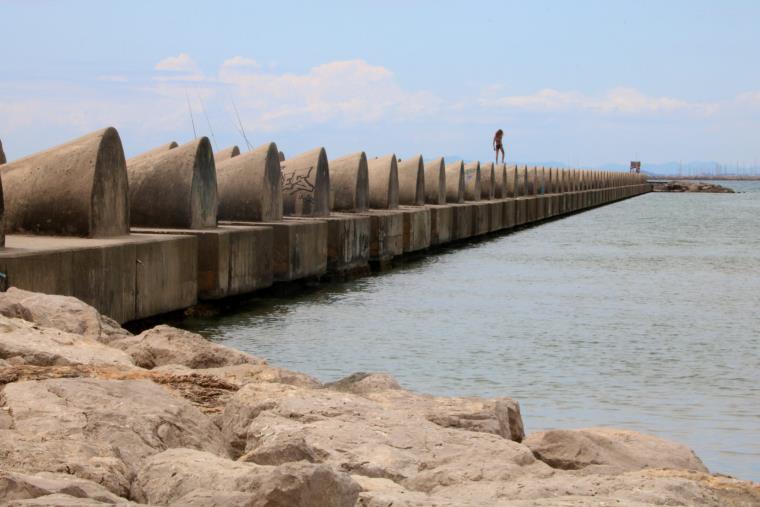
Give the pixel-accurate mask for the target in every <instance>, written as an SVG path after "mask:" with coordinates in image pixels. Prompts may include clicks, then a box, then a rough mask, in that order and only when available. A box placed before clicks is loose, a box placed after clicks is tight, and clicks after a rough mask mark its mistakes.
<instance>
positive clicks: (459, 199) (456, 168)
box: [446, 160, 464, 203]
mask: <svg viewBox="0 0 760 507" xmlns="http://www.w3.org/2000/svg"><path fill="white" fill-rule="evenodd" d="M446 202H450V203H463V202H464V162H462V161H461V160H458V161H456V162H453V163H451V164H446Z"/></svg>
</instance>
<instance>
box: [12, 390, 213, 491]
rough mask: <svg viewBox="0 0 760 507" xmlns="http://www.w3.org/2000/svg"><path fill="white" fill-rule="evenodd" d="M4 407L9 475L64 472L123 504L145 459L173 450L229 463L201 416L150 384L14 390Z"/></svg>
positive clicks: (211, 426)
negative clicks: (202, 453) (122, 498)
mask: <svg viewBox="0 0 760 507" xmlns="http://www.w3.org/2000/svg"><path fill="white" fill-rule="evenodd" d="M2 401H3V405H4V407H5V408H7V409H8V411H9V412H10V415H11V418H12V421H11V425H10V429H5V430H0V449H2V451H0V453H1V455H0V458H1V459H2V463H3V466H4V468H5V469H6V470H12V471H16V472H24V473H37V472H40V471H47V472H64V473H68V474H72V475H75V476H77V477H79V478H82V479H88V480H92V481H95V482H97V483H99V484H102V485H103V486H105V487H106V488H108V489H109V490H110V491H111V492H113V493H115V494H116V495H119V496H126V495H127V494H128V492H129V487H130V484H131V482H132V479H133V477H134V474H135V472H136V471H137V469H138V468H139V466H140V465H141V464H142V462H143V461H144V460H145V459H146V458H147V457H148V456H151V455H153V454H156V453H159V452H161V451H164V450H166V449H169V448H174V447H187V448H191V449H200V450H204V451H208V452H212V453H215V454H218V455H220V456H226V455H227V451H226V445H225V443H224V441H223V439H222V435H221V433H220V431H219V429H218V428H217V427H216V426H215V425H214V424H213V423H212V422H211V420H210V419H209V418H208V417H207V416H206V415H204V414H202V413H201V412H200V411H198V409H196V408H195V407H193V406H192V405H191V404H190V403H188V402H187V401H185V400H182V399H179V398H176V397H174V396H172V395H170V394H169V393H168V392H167V391H166V390H164V389H163V388H162V387H160V386H158V385H156V384H154V383H153V382H150V381H147V380H103V379H85V378H76V379H51V380H40V381H25V382H15V383H11V384H7V385H6V386H5V389H4V390H3V400H2Z"/></svg>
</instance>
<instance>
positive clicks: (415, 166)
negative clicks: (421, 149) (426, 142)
mask: <svg viewBox="0 0 760 507" xmlns="http://www.w3.org/2000/svg"><path fill="white" fill-rule="evenodd" d="M437 183H438V182H437V181H433V182H432V184H437ZM398 202H399V204H403V205H408V206H422V205H423V204H425V164H424V163H423V162H422V155H413V156H411V157H409V158H407V159H405V160H402V161H401V162H398Z"/></svg>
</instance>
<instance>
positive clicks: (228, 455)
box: [0, 288, 760, 507]
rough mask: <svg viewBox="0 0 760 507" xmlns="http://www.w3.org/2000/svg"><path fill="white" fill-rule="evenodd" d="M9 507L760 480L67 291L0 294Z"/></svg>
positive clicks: (696, 496) (573, 491)
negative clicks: (133, 330)
mask: <svg viewBox="0 0 760 507" xmlns="http://www.w3.org/2000/svg"><path fill="white" fill-rule="evenodd" d="M0 330H2V331H1V332H0V449H2V452H0V502H1V503H2V504H3V505H9V506H10V505H13V506H16V505H18V506H21V505H37V506H64V505H65V506H98V505H125V506H126V505H145V504H147V505H165V506H251V505H255V506H271V507H275V506H278V507H279V506H300V507H312V506H313V507H333V506H334V507H351V506H361V507H389V506H391V505H393V506H395V507H404V506H406V507H412V506H422V507H433V506H451V507H453V506H459V507H476V506H477V507H480V506H484V505H489V506H491V505H492V506H503V507H518V506H547V507H549V506H555V507H556V506H586V505H598V506H603V505H631V506H642V507H643V506H653V505H693V506H729V507H730V506H735V507H739V506H750V505H758V503H760V485H758V484H755V483H751V482H745V481H740V480H736V479H733V478H730V477H727V476H723V475H720V474H711V473H710V472H709V471H708V470H707V468H706V467H705V466H704V464H703V463H702V461H701V460H700V459H699V458H698V457H697V456H696V455H695V454H694V453H693V452H692V451H691V450H690V449H688V448H687V447H685V446H683V445H680V444H678V443H674V442H669V441H667V440H663V439H661V438H657V437H653V436H648V435H644V434H640V433H636V432H633V431H626V430H619V429H614V428H601V427H595V428H585V429H576V430H549V431H543V432H536V433H531V431H530V428H525V427H524V425H523V418H522V414H521V411H520V405H519V403H518V402H517V401H516V400H514V399H512V398H509V397H506V396H499V397H494V398H479V397H467V398H458V397H445V396H427V395H423V394H418V393H414V392H411V391H408V390H406V389H404V388H402V387H401V386H400V385H399V384H398V382H396V381H395V380H394V379H393V378H392V377H390V376H388V375H384V374H376V373H375V374H367V373H357V374H353V375H350V376H348V377H345V378H343V379H341V380H338V381H335V382H331V383H326V384H321V383H320V382H318V381H317V380H315V379H313V378H311V377H309V376H308V375H305V374H303V373H299V372H294V371H288V370H284V369H281V368H277V367H274V366H271V365H269V364H267V363H266V361H264V360H262V359H260V358H257V357H254V356H251V355H248V354H245V353H242V352H240V351H237V350H234V349H230V348H227V347H224V346H221V345H218V344H215V343H213V342H210V341H207V340H205V339H204V338H203V337H201V336H199V335H196V334H193V333H190V332H187V331H183V330H179V329H175V328H172V327H169V326H165V325H162V326H158V327H155V328H153V329H149V330H146V331H144V332H142V333H140V334H139V335H132V334H130V333H129V332H127V331H126V330H124V329H122V328H121V327H119V325H118V324H117V323H116V322H114V321H113V320H112V319H109V318H108V317H106V316H104V315H101V314H99V313H98V312H97V311H96V310H95V309H94V308H92V307H91V306H89V305H86V304H84V303H82V302H81V301H79V300H77V299H75V298H71V297H66V296H51V295H46V294H38V293H32V292H27V291H23V290H18V289H15V288H11V289H10V290H9V291H7V292H5V293H2V294H0Z"/></svg>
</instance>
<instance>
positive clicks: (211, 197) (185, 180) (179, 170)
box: [127, 137, 218, 229]
mask: <svg viewBox="0 0 760 507" xmlns="http://www.w3.org/2000/svg"><path fill="white" fill-rule="evenodd" d="M127 173H128V175H129V202H130V223H131V225H132V226H134V227H168V228H179V229H203V228H206V227H216V220H217V212H218V192H217V183H216V166H215V164H214V153H213V151H212V150H211V143H210V142H209V140H208V138H207V137H201V138H200V139H196V140H194V141H190V142H189V143H186V144H183V145H182V146H178V147H176V148H173V149H170V150H166V151H163V152H158V153H154V154H153V155H152V156H138V157H134V158H130V159H129V160H128V161H127Z"/></svg>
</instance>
